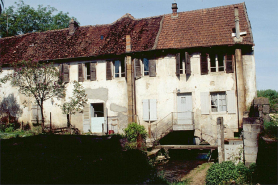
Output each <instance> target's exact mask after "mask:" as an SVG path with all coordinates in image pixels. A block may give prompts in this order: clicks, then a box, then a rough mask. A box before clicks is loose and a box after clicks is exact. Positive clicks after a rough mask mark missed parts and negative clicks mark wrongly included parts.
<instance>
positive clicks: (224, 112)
mask: <svg viewBox="0 0 278 185" xmlns="http://www.w3.org/2000/svg"><path fill="white" fill-rule="evenodd" d="M210 113H211V114H212V115H213V114H227V111H223V112H210Z"/></svg>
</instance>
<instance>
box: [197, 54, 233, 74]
mask: <svg viewBox="0 0 278 185" xmlns="http://www.w3.org/2000/svg"><path fill="white" fill-rule="evenodd" d="M200 61H201V74H202V75H204V74H208V55H207V54H206V53H202V54H201V60H200ZM209 63H210V64H209V65H210V66H209V69H210V72H211V73H213V72H221V71H223V72H224V71H225V72H226V73H233V72H234V55H231V54H221V53H218V54H216V53H210V54H209Z"/></svg>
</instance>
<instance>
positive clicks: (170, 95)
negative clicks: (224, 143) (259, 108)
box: [136, 53, 238, 138]
mask: <svg viewBox="0 0 278 185" xmlns="http://www.w3.org/2000/svg"><path fill="white" fill-rule="evenodd" d="M156 65H157V67H156V71H157V76H156V77H149V76H143V77H142V78H140V79H138V80H136V102H137V104H136V106H137V107H136V110H137V114H138V116H139V119H140V123H141V124H143V125H144V126H145V127H146V128H147V126H148V124H149V123H147V122H145V121H143V119H142V115H143V107H142V100H143V99H157V117H158V120H157V121H155V122H152V123H153V124H155V123H156V122H159V121H160V120H161V119H163V118H164V117H165V116H167V115H168V114H170V113H171V112H177V99H176V97H177V93H178V89H179V91H180V93H192V103H193V105H192V106H193V112H194V123H195V129H196V130H199V132H198V134H197V132H196V134H197V135H199V134H200V132H202V134H208V135H212V136H215V137H216V135H217V130H216V119H217V117H223V120H224V125H225V126H226V128H225V137H228V138H229V137H233V132H237V131H238V126H237V125H238V122H237V114H228V113H226V112H225V113H222V112H221V113H216V112H210V114H208V115H204V114H201V98H200V94H201V92H219V91H228V90H235V74H234V73H225V72H217V73H215V72H214V73H212V72H211V73H210V72H209V74H208V75H201V74H200V54H199V53H194V54H193V55H192V57H191V75H189V76H186V75H185V74H181V75H180V79H179V78H178V77H177V76H176V74H175V72H176V60H175V56H174V55H168V56H166V57H164V58H159V59H158V60H157V63H156Z"/></svg>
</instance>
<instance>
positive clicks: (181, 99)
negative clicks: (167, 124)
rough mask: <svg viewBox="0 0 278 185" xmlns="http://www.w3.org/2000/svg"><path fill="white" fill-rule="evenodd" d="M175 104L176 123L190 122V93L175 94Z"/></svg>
mask: <svg viewBox="0 0 278 185" xmlns="http://www.w3.org/2000/svg"><path fill="white" fill-rule="evenodd" d="M177 106H178V107H177V112H178V113H177V119H178V124H192V95H191V94H185V93H179V94H177Z"/></svg>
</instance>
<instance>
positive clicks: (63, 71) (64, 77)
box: [59, 64, 69, 83]
mask: <svg viewBox="0 0 278 185" xmlns="http://www.w3.org/2000/svg"><path fill="white" fill-rule="evenodd" d="M59 73H60V80H61V81H62V82H65V83H68V82H69V65H68V64H60V66H59Z"/></svg>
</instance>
